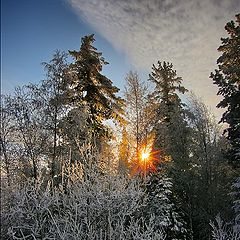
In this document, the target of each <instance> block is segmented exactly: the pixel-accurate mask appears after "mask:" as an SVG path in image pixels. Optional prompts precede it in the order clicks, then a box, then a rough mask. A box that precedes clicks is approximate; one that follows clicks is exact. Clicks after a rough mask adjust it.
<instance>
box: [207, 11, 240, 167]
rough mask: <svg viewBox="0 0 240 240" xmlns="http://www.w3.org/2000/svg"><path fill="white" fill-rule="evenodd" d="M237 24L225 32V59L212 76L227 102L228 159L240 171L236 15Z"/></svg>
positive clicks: (239, 42)
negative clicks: (229, 147)
mask: <svg viewBox="0 0 240 240" xmlns="http://www.w3.org/2000/svg"><path fill="white" fill-rule="evenodd" d="M236 19H237V20H236V23H235V22H234V21H231V22H229V23H227V24H226V26H225V29H226V31H227V33H228V34H229V36H228V37H226V38H222V39H221V40H222V45H221V46H220V47H219V48H218V51H219V52H221V53H222V55H221V56H220V57H219V58H218V60H217V63H218V69H217V70H215V73H211V75H210V77H211V78H212V79H213V83H214V84H216V85H217V86H218V88H219V91H218V95H221V96H223V100H222V101H220V102H219V104H218V105H217V107H218V108H227V110H226V111H225V113H224V114H223V115H222V118H221V122H223V123H227V124H228V127H227V129H226V132H227V137H228V139H229V142H230V144H231V149H230V150H229V152H228V159H229V161H230V162H231V164H232V165H233V166H234V167H236V168H239V167H240V14H237V15H236Z"/></svg>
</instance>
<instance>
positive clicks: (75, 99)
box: [68, 34, 124, 138]
mask: <svg viewBox="0 0 240 240" xmlns="http://www.w3.org/2000/svg"><path fill="white" fill-rule="evenodd" d="M94 41H95V39H94V35H93V34H92V35H89V36H85V37H83V38H82V42H81V47H80V50H79V51H69V53H70V55H71V56H72V57H73V58H74V62H73V63H72V64H70V67H69V76H70V77H69V79H68V98H69V100H70V101H71V102H72V103H73V105H74V106H78V105H79V104H80V105H85V106H87V107H88V109H89V116H90V117H89V119H88V122H89V126H90V129H91V132H92V133H93V135H94V136H95V137H97V138H99V137H101V136H103V135H105V134H106V132H107V130H106V128H105V127H104V125H103V121H104V120H107V119H114V120H117V121H120V122H121V121H123V117H122V114H123V110H122V106H123V104H124V101H123V100H122V99H121V98H120V97H117V96H116V93H117V92H118V91H119V89H118V88H117V87H115V86H113V84H112V81H111V80H110V79H109V78H107V77H106V76H104V75H102V74H101V71H102V68H103V66H104V65H106V64H108V63H107V62H106V61H105V60H104V58H103V57H102V53H100V52H97V49H96V48H95V47H94V46H93V42H94Z"/></svg>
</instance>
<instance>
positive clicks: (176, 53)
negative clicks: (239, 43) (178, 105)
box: [68, 0, 240, 107]
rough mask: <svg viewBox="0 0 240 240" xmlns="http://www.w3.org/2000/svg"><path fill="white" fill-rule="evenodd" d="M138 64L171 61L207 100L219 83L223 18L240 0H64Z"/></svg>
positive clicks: (212, 100) (230, 16)
mask: <svg viewBox="0 0 240 240" xmlns="http://www.w3.org/2000/svg"><path fill="white" fill-rule="evenodd" d="M68 1H69V3H70V4H71V6H72V7H73V9H74V10H75V11H76V13H77V14H78V15H79V16H80V17H81V18H82V19H83V20H85V21H86V22H88V23H89V24H91V25H92V26H93V27H94V28H95V29H96V30H97V31H98V32H99V33H100V34H101V35H102V36H103V37H104V38H105V39H107V40H108V41H109V42H110V43H111V44H112V45H113V46H114V47H115V48H116V49H118V50H121V51H123V52H124V53H125V54H126V56H127V57H128V58H129V60H130V61H131V62H132V63H133V65H135V66H136V68H138V69H143V70H147V71H150V69H151V66H152V64H153V63H156V62H157V60H160V61H164V60H165V61H170V62H172V63H173V64H174V67H175V69H176V70H177V73H178V75H179V76H182V77H183V79H184V83H185V86H187V87H188V88H189V89H191V90H193V91H194V92H195V93H196V94H198V95H200V96H201V97H202V98H203V99H204V100H205V101H206V102H207V103H208V104H209V105H212V107H214V105H216V103H217V102H218V100H217V98H216V91H217V88H216V87H215V86H213V84H212V82H211V79H209V78H208V77H209V75H210V72H211V71H213V70H214V68H215V62H216V59H217V57H218V56H219V53H218V52H217V50H216V49H217V48H218V46H219V45H220V38H221V37H223V36H224V35H226V34H225V30H224V26H225V24H226V22H228V21H230V20H231V19H234V15H235V14H236V13H237V12H239V10H240V2H239V0H138V1H137V0H128V1H127V0H125V1H124V0H117V1H116V0H88V1H86V0H68Z"/></svg>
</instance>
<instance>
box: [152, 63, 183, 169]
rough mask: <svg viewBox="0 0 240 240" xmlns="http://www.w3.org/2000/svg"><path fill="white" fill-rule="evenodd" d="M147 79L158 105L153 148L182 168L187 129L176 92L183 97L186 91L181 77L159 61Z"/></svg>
mask: <svg viewBox="0 0 240 240" xmlns="http://www.w3.org/2000/svg"><path fill="white" fill-rule="evenodd" d="M149 80H150V81H152V82H153V83H154V84H155V90H154V92H153V94H152V98H153V101H154V102H156V106H157V109H156V117H155V132H156V147H157V148H160V149H161V151H163V152H164V154H166V155H171V158H172V159H174V160H175V161H178V162H179V164H180V163H181V165H183V164H184V162H185V161H184V159H183V158H184V157H185V156H186V155H187V153H186V149H187V147H186V144H187V140H186V136H187V135H186V129H187V128H186V122H185V121H184V113H185V112H184V109H183V104H182V102H181V99H180V97H179V96H178V94H177V92H179V93H182V94H184V93H185V92H186V91H187V89H186V88H184V87H183V86H182V85H181V83H182V78H181V77H178V76H177V73H176V71H175V70H173V65H172V64H171V63H168V62H163V63H161V62H158V66H157V67H156V66H155V65H153V67H152V73H151V74H150V75H149ZM174 155H175V156H176V157H175V158H174Z"/></svg>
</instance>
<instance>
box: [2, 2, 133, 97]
mask: <svg viewBox="0 0 240 240" xmlns="http://www.w3.org/2000/svg"><path fill="white" fill-rule="evenodd" d="M91 33H94V34H95V38H96V41H95V46H96V47H97V48H98V50H99V51H100V52H103V57H105V59H106V60H107V61H108V62H109V65H107V66H105V68H104V74H105V75H106V76H108V77H109V78H111V79H112V80H113V82H114V84H115V85H116V86H118V87H119V88H123V79H124V77H125V74H126V72H127V71H129V70H130V68H132V67H131V64H130V63H128V62H127V60H126V57H124V54H123V53H121V52H120V51H118V50H115V49H114V48H113V47H112V45H111V44H110V43H109V42H108V41H107V40H105V39H104V38H103V37H102V36H100V35H99V34H98V33H97V32H96V31H95V30H94V29H93V28H92V27H91V26H90V25H89V24H88V23H86V22H83V21H82V20H80V19H79V18H78V17H77V15H76V14H75V13H74V12H73V11H72V8H71V6H70V5H69V4H68V2H67V1H63V0H2V93H10V92H12V91H13V90H14V87H16V86H18V85H22V84H26V83H29V82H39V81H40V80H41V79H43V78H44V71H43V68H42V66H41V62H43V61H49V60H50V59H51V56H52V54H53V52H54V51H55V50H56V49H60V50H64V51H67V50H77V49H79V47H80V39H81V37H83V36H84V35H87V34H91Z"/></svg>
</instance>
